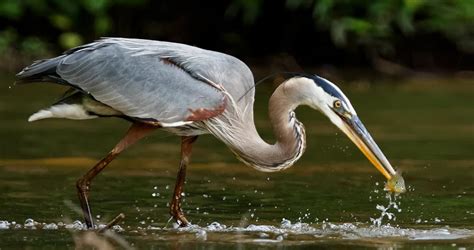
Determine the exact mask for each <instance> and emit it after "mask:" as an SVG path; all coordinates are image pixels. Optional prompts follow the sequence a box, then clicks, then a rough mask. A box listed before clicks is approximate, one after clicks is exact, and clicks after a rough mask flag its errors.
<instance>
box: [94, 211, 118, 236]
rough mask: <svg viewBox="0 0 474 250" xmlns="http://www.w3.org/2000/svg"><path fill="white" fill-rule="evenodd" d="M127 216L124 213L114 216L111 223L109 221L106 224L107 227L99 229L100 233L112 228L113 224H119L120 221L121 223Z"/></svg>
mask: <svg viewBox="0 0 474 250" xmlns="http://www.w3.org/2000/svg"><path fill="white" fill-rule="evenodd" d="M124 218H125V215H124V214H123V213H120V214H118V215H117V216H115V218H113V219H112V220H111V221H110V222H109V223H107V225H105V227H103V228H101V229H99V230H97V232H98V233H103V232H105V231H107V230H109V229H111V228H112V227H113V226H115V225H117V224H118V223H120V222H121V221H122V220H123V219H124Z"/></svg>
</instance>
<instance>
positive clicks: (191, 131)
mask: <svg viewBox="0 0 474 250" xmlns="http://www.w3.org/2000/svg"><path fill="white" fill-rule="evenodd" d="M162 130H165V131H167V132H170V133H173V134H175V135H179V136H196V135H203V134H209V131H207V130H205V129H203V128H202V127H201V126H199V125H198V124H197V123H192V124H188V125H184V126H179V127H167V128H162Z"/></svg>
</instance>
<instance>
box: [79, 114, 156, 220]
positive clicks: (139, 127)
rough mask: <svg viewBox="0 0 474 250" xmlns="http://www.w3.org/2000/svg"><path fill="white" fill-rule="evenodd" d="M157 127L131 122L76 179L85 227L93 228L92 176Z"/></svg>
mask: <svg viewBox="0 0 474 250" xmlns="http://www.w3.org/2000/svg"><path fill="white" fill-rule="evenodd" d="M156 128H157V127H154V126H151V125H147V124H144V123H138V122H136V123H133V124H132V126H131V127H130V129H129V130H128V131H127V133H126V134H125V136H124V137H123V138H122V139H121V140H120V141H119V142H118V143H117V145H115V147H114V148H113V149H112V151H110V153H109V154H107V156H105V157H104V158H103V159H102V160H100V161H99V162H98V163H96V164H95V166H94V167H93V168H91V169H90V170H89V171H88V172H87V173H86V174H85V175H84V176H82V178H80V179H79V180H77V182H76V187H77V194H78V195H79V201H80V202H81V207H82V212H83V214H84V220H85V222H86V225H87V228H93V227H94V222H93V220H92V213H91V207H90V204H89V199H88V198H89V192H90V189H91V186H90V185H91V182H92V179H94V177H95V176H96V175H97V174H99V173H100V171H102V170H103V169H104V168H105V167H106V166H107V165H108V164H109V163H110V162H111V161H112V160H113V159H115V157H116V156H117V155H119V154H120V153H121V152H122V151H123V150H125V149H126V148H128V147H129V146H131V145H132V144H134V143H135V142H137V141H139V140H140V139H141V138H143V137H145V136H146V135H148V134H149V133H150V132H152V131H154V130H155V129H156Z"/></svg>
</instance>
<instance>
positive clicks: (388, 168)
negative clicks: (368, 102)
mask: <svg viewBox="0 0 474 250" xmlns="http://www.w3.org/2000/svg"><path fill="white" fill-rule="evenodd" d="M341 118H342V119H343V121H344V125H345V126H344V127H343V128H341V129H342V130H343V132H344V133H345V134H346V135H347V136H348V137H349V138H350V139H351V140H352V142H354V144H355V145H356V146H357V147H358V148H359V149H360V151H362V153H363V154H364V155H365V156H366V157H367V159H368V160H369V161H370V162H371V163H372V164H373V165H374V166H375V168H377V170H379V171H380V173H382V174H383V175H384V176H385V178H387V180H388V182H387V185H386V190H388V191H391V192H395V193H403V192H405V182H404V180H403V178H402V176H401V175H400V174H399V173H397V172H396V171H395V170H394V169H393V167H392V165H391V164H390V162H389V161H388V160H387V158H386V157H385V155H384V154H383V153H382V150H380V148H379V147H378V146H377V143H375V141H374V140H373V139H372V136H371V135H370V133H369V132H368V131H367V129H366V128H365V126H364V125H363V124H362V122H361V121H360V119H359V118H358V117H357V116H352V117H350V118H348V117H341Z"/></svg>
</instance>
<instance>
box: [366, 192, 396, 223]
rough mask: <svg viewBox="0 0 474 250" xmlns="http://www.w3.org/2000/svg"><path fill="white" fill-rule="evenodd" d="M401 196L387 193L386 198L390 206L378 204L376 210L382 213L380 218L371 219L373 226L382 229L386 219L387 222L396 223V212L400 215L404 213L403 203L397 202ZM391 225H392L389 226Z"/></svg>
mask: <svg viewBox="0 0 474 250" xmlns="http://www.w3.org/2000/svg"><path fill="white" fill-rule="evenodd" d="M398 197H399V196H398V195H396V194H392V193H386V194H385V198H386V199H387V200H388V205H386V206H383V205H380V204H377V205H376V206H375V208H376V209H377V210H379V211H380V216H379V217H378V218H376V219H375V218H370V221H371V222H372V225H374V226H376V227H380V226H382V224H383V221H384V219H386V220H387V221H396V220H397V217H396V214H395V213H396V212H398V213H400V212H402V209H401V208H400V206H401V201H400V199H398V200H397V198H398ZM388 225H390V224H388Z"/></svg>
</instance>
